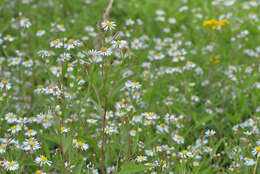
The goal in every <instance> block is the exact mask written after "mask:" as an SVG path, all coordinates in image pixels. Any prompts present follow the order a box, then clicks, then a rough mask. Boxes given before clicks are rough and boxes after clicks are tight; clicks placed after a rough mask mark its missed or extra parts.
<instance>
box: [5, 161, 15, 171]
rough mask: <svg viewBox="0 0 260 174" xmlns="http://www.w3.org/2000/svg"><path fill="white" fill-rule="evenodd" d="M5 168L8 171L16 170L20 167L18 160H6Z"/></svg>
mask: <svg viewBox="0 0 260 174" xmlns="http://www.w3.org/2000/svg"><path fill="white" fill-rule="evenodd" d="M4 168H6V170H8V171H14V170H17V169H19V164H18V163H17V162H16V161H5V162H4Z"/></svg>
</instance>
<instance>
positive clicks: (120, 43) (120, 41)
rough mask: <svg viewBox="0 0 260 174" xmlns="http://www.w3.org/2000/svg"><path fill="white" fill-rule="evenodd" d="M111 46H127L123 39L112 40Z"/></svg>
mask: <svg viewBox="0 0 260 174" xmlns="http://www.w3.org/2000/svg"><path fill="white" fill-rule="evenodd" d="M112 47H113V48H127V47H128V43H127V41H125V40H117V41H112Z"/></svg>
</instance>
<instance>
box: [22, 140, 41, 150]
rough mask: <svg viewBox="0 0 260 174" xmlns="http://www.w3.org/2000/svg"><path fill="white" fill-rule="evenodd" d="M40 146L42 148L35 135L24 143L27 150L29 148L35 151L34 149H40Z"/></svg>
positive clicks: (23, 147) (23, 146) (24, 148)
mask: <svg viewBox="0 0 260 174" xmlns="http://www.w3.org/2000/svg"><path fill="white" fill-rule="evenodd" d="M40 148H41V146H40V143H39V142H38V141H37V140H36V139H35V138H33V137H32V138H29V139H26V140H25V141H24V142H23V145H22V149H23V150H26V151H29V150H32V151H34V150H38V149H40Z"/></svg>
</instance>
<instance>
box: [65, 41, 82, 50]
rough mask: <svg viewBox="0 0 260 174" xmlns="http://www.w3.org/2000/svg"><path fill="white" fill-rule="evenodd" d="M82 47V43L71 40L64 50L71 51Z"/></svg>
mask: <svg viewBox="0 0 260 174" xmlns="http://www.w3.org/2000/svg"><path fill="white" fill-rule="evenodd" d="M81 45H82V43H81V42H79V41H78V40H73V39H69V40H68V42H67V43H66V44H64V48H66V49H67V50H70V49H73V48H75V47H79V46H81Z"/></svg>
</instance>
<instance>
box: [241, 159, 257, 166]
mask: <svg viewBox="0 0 260 174" xmlns="http://www.w3.org/2000/svg"><path fill="white" fill-rule="evenodd" d="M244 161H245V165H246V166H253V165H255V163H256V162H255V161H254V160H253V159H252V158H247V157H245V158H244Z"/></svg>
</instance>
